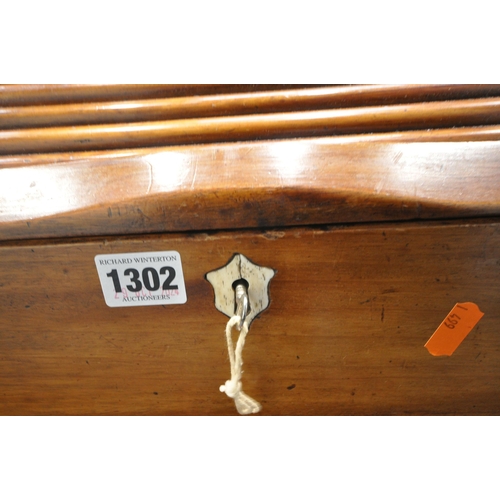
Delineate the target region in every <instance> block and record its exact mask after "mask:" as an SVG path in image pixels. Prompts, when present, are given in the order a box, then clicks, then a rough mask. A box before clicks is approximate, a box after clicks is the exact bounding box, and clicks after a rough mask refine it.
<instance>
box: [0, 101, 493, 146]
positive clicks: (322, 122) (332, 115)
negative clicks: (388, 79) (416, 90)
mask: <svg viewBox="0 0 500 500" xmlns="http://www.w3.org/2000/svg"><path fill="white" fill-rule="evenodd" d="M499 123H500V99H498V98H488V99H466V100H457V101H446V102H432V103H417V104H405V105H395V106H370V107H366V108H364V107H363V108H349V109H334V110H331V109H328V110H319V111H303V112H289V113H271V114H267V113H266V114H261V115H248V116H247V115H244V116H225V117H215V118H199V119H183V120H170V121H154V122H140V123H123V124H122V123H120V124H108V125H88V126H75V127H50V128H36V129H16V130H2V131H0V153H1V154H18V153H42V152H51V151H81V150H89V149H114V148H134V147H143V146H161V145H175V144H194V143H214V142H222V141H223V142H231V141H242V140H259V139H279V138H287V137H299V136H303V137H311V136H325V135H342V134H353V133H363V132H384V131H400V130H408V129H428V128H441V127H451V126H470V125H494V124H499Z"/></svg>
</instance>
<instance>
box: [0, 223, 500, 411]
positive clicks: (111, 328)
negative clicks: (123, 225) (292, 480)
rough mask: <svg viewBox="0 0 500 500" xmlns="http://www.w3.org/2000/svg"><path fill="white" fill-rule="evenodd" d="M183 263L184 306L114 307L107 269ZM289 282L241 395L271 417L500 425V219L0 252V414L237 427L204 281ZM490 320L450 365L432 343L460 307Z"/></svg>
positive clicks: (265, 319) (254, 343) (17, 247)
mask: <svg viewBox="0 0 500 500" xmlns="http://www.w3.org/2000/svg"><path fill="white" fill-rule="evenodd" d="M150 250H177V251H178V252H179V253H180V255H181V258H182V264H183V269H184V276H185V281H186V287H187V296H188V300H187V302H186V304H182V305H172V306H163V307H161V306H147V307H129V308H108V307H107V306H106V305H105V303H104V300H103V296H102V292H101V288H100V284H99V281H98V277H97V272H96V269H95V265H94V256H95V255H96V254H103V253H121V252H143V251H150ZM236 252H238V253H243V254H244V255H246V256H247V257H248V258H250V259H252V260H253V261H254V262H256V263H258V264H260V265H265V266H268V267H272V268H274V269H276V270H277V274H276V276H275V278H273V280H272V281H271V285H270V297H271V304H270V307H269V309H267V310H266V311H265V312H264V313H263V314H262V315H261V317H260V318H258V319H257V320H256V321H254V322H253V323H252V326H251V328H250V333H249V336H248V338H247V342H246V345H245V349H244V351H243V360H244V375H243V388H244V390H245V392H247V393H248V394H249V395H250V396H252V397H254V398H255V399H256V400H257V401H259V402H260V403H261V404H262V407H263V409H262V413H261V414H262V415H306V414H307V415H374V414H375V415H377V414H382V415H406V414H425V415H429V414H432V415H434V414H435V415H442V414H446V415H455V414H459V415H468V414H472V415H482V414H489V415H497V414H498V413H499V411H500V385H499V384H498V380H499V377H500V336H499V335H498V333H499V331H498V325H499V321H500V308H499V307H498V297H499V296H500V219H498V218H496V219H491V220H484V219H483V220H462V221H448V222H442V221H436V222H412V223H383V224H380V223H374V224H356V225H351V226H344V227H342V226H336V227H321V228H320V227H311V228H290V229H284V230H281V229H280V230H274V231H267V232H266V231H263V232H259V231H255V230H247V231H232V232H219V233H197V234H189V233H188V234H185V233H179V234H170V235H168V234H165V235H153V236H146V237H130V238H126V237H117V238H105V239H103V238H100V239H85V240H60V241H50V242H44V241H26V242H11V243H2V244H1V245H0V259H1V261H2V268H1V270H0V297H1V300H0V317H1V321H2V327H1V328H0V414H2V415H11V414H14V415H33V414H35V415H47V414H48V415H60V414H61V415H62V414H64V415H66V414H72V415H74V414H77V415H83V414H85V415H87V414H99V415H108V414H109V415H122V414H134V415H235V414H236V411H235V408H234V404H233V402H232V400H230V399H229V398H228V397H226V395H224V394H222V393H220V392H219V385H220V384H223V383H224V382H225V381H226V380H227V379H228V377H229V361H228V357H227V349H226V341H225V336H224V326H225V323H226V321H227V318H226V317H225V316H224V315H222V314H221V313H220V312H218V311H217V310H216V309H215V306H214V303H213V290H212V288H211V286H210V284H209V283H208V282H207V281H206V280H205V279H204V276H205V273H207V272H208V271H211V270H213V269H215V268H218V267H220V266H222V265H224V264H225V263H226V262H227V261H228V260H229V259H230V257H231V256H232V255H233V253H236ZM465 301H471V302H474V303H476V304H477V305H478V306H479V308H480V309H481V311H483V312H484V317H483V318H482V319H481V321H480V322H479V324H478V325H477V326H476V327H475V329H474V330H473V331H472V332H471V333H470V334H469V336H468V337H467V338H466V339H465V340H464V341H463V343H462V344H461V345H460V346H459V348H458V349H457V350H456V351H455V353H454V354H453V355H452V356H450V357H434V356H432V355H430V354H429V353H428V352H427V350H426V349H425V348H424V344H425V343H426V341H427V340H428V339H429V337H430V336H431V335H432V333H433V332H434V330H435V329H436V328H437V326H438V325H439V324H440V323H441V321H442V320H443V319H444V318H445V316H446V315H447V314H448V313H449V311H450V310H451V308H452V307H453V306H454V305H455V303H456V302H465Z"/></svg>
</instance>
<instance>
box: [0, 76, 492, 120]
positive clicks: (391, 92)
mask: <svg viewBox="0 0 500 500" xmlns="http://www.w3.org/2000/svg"><path fill="white" fill-rule="evenodd" d="M148 87H151V86H148ZM204 90H206V89H204ZM217 90H218V91H219V92H220V93H217V94H209V95H195V96H191V95H190V96H187V97H177V98H165V99H144V100H140V101H137V100H127V101H124V100H119V101H106V102H90V103H89V102H85V103H77V104H74V103H73V104H64V105H45V106H40V105H36V106H35V105H34V106H20V107H12V106H11V107H6V108H0V129H12V128H29V127H31V128H35V127H55V126H62V125H90V124H103V123H120V122H122V123H125V122H141V121H152V120H153V121H154V120H172V119H180V118H196V117H198V118H200V117H212V116H230V115H248V114H258V113H277V112H292V111H304V110H314V109H333V108H348V107H355V106H375V105H389V104H400V103H411V102H420V101H436V100H450V99H464V98H467V99H471V98H479V97H492V96H498V95H500V85H354V86H341V87H339V86H330V87H308V88H300V89H286V90H267V91H254V92H243V93H230V94H224V93H223V92H224V91H226V90H231V89H230V88H229V89H228V88H227V86H221V88H220V89H219V88H217ZM165 92H166V90H165ZM0 96H1V92H0Z"/></svg>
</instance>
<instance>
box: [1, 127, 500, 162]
mask: <svg viewBox="0 0 500 500" xmlns="http://www.w3.org/2000/svg"><path fill="white" fill-rule="evenodd" d="M498 140H500V125H490V126H487V125H484V126H479V127H453V128H444V129H429V130H406V131H403V132H386V133H378V134H376V133H367V134H351V135H341V136H334V137H331V136H330V137H327V138H324V139H323V138H322V139H316V140H315V142H317V143H320V142H321V141H326V142H325V143H328V144H353V143H366V142H370V143H372V142H403V143H408V142H471V141H474V142H479V141H498ZM274 142H277V141H274ZM268 143H269V142H268V141H255V142H252V147H261V146H262V144H268ZM194 147H195V148H197V147H198V146H194ZM165 151H177V146H171V147H168V148H164V147H150V148H135V149H108V150H96V151H92V150H91V151H71V152H58V153H33V154H24V155H7V156H2V155H0V168H4V167H12V166H20V165H25V166H26V165H42V164H46V163H61V162H69V161H73V160H82V159H89V158H93V159H95V158H126V157H131V156H142V155H149V154H153V153H161V152H165Z"/></svg>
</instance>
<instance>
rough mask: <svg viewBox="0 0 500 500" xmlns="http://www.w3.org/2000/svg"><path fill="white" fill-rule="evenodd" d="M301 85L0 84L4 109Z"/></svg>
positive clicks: (0, 100) (0, 101) (0, 94)
mask: <svg viewBox="0 0 500 500" xmlns="http://www.w3.org/2000/svg"><path fill="white" fill-rule="evenodd" d="M309 86H314V85H301V84H284V85H280V84H263V85H256V84H232V85H231V84H226V85H220V84H169V85H166V84H155V85H122V84H120V85H74V84H71V85H0V106H26V105H34V104H35V105H44V104H60V103H70V102H88V101H107V100H118V99H119V100H128V99H158V98H163V97H176V96H185V95H203V94H214V93H220V92H224V93H228V92H250V91H255V90H273V89H274V90H280V89H294V88H301V87H309Z"/></svg>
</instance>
